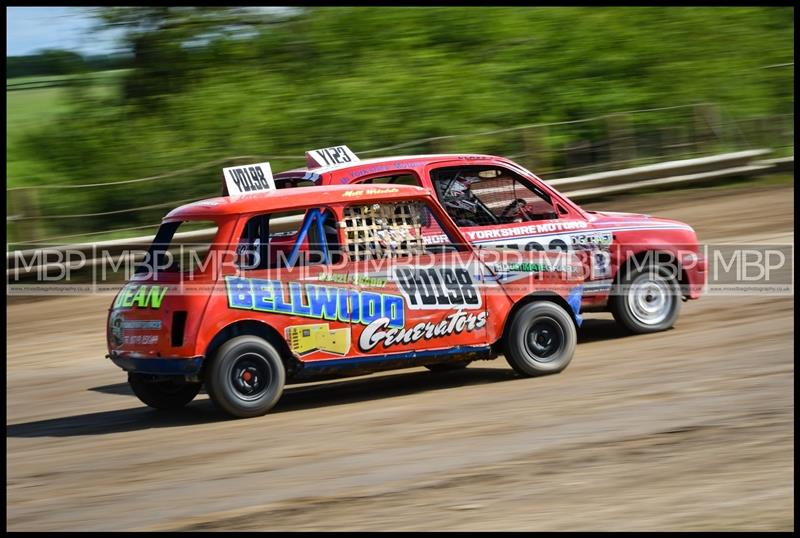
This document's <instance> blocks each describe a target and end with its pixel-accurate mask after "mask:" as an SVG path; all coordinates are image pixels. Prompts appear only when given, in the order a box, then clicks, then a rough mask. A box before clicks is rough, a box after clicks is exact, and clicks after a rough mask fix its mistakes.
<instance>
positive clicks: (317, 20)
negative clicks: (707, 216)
mask: <svg viewBox="0 0 800 538" xmlns="http://www.w3.org/2000/svg"><path fill="white" fill-rule="evenodd" d="M15 9H18V10H24V11H25V13H24V15H25V16H26V17H28V19H29V20H28V22H27V24H37V23H33V22H32V21H35V20H36V17H39V18H40V22H38V21H37V22H38V25H39V28H49V29H52V30H53V32H52V33H53V34H54V35H71V34H69V33H68V32H66V30H69V29H70V28H71V29H72V31H73V33H75V34H77V35H76V36H75V42H74V43H73V42H69V43H68V44H67V43H64V42H63V41H60V42H58V41H57V42H55V45H61V46H64V45H72V46H73V49H74V48H78V49H82V50H83V52H76V51H75V50H63V49H58V48H56V49H53V48H47V49H45V50H38V51H30V52H27V53H26V54H25V55H20V56H11V57H9V58H7V92H6V96H7V104H6V111H7V114H8V119H7V124H6V132H7V135H8V138H7V146H6V157H7V162H8V164H7V173H8V176H7V182H8V188H9V190H8V195H9V196H8V206H7V208H8V215H10V216H11V220H10V221H9V224H10V226H9V235H8V237H7V239H8V240H9V241H12V242H17V241H26V242H31V241H42V242H50V241H51V240H52V241H56V242H59V241H61V240H62V238H64V239H70V240H71V241H68V242H73V241H72V240H74V241H78V240H87V239H89V238H94V239H110V238H119V237H131V236H139V235H146V234H148V233H153V232H154V230H155V228H154V226H155V225H156V224H157V223H158V221H159V219H160V218H161V216H163V215H164V214H165V213H166V212H167V211H169V210H170V209H171V208H173V207H175V206H177V205H180V204H181V203H184V202H189V201H193V200H195V199H199V198H204V197H208V196H213V195H217V194H218V193H219V189H220V173H221V172H220V169H221V168H222V166H231V165H233V164H236V163H246V162H253V159H254V158H258V159H263V160H269V161H271V162H272V168H273V170H274V171H280V170H285V169H289V168H292V167H295V166H300V165H303V163H304V159H303V154H304V151H306V150H308V149H312V146H313V147H325V146H330V145H338V144H347V145H349V146H350V147H351V148H352V149H353V150H354V151H355V152H356V153H357V154H359V155H363V156H364V157H370V156H380V155H387V154H410V153H430V152H479V153H489V154H498V155H503V156H507V157H510V158H512V159H514V160H517V161H518V162H520V163H521V164H523V165H524V166H526V167H528V168H529V169H531V170H532V171H533V172H534V173H537V174H538V175H540V177H543V178H544V179H553V178H559V177H569V176H575V175H580V174H586V173H591V172H596V171H600V170H612V169H619V168H627V167H631V166H635V165H638V164H646V163H652V162H660V161H668V160H673V159H677V158H685V157H692V156H699V155H709V154H713V153H721V152H725V151H734V150H739V149H750V148H771V149H773V150H774V151H775V152H776V153H775V154H776V156H783V155H789V154H791V153H792V152H793V150H792V146H793V143H794V128H793V126H794V115H793V114H794V87H793V76H794V64H793V59H794V52H793V10H792V9H791V8H723V9H720V8H613V9H611V8H600V9H598V8H479V9H472V8H427V9H426V8H379V9H375V8H208V7H203V8H190V7H181V8H166V7H158V8H9V10H10V12H9V15H10V16H9V22H8V24H9V28H8V29H9V38H8V39H9V42H8V45H9V51H10V53H11V52H13V51H14V50H24V49H21V48H20V47H21V46H22V41H23V39H24V38H27V37H28V36H27V35H26V33H25V31H23V30H28V29H27V28H17V33H15V26H14V25H15V24H23V22H24V20H23V19H22V17H21V15H22V13H19V14H18V13H16V12H14V10H15ZM31 10H38V11H33V12H32V11H31ZM18 21H19V22H18ZM67 22H69V24H70V25H72V26H70V27H68V26H65V25H66V24H67ZM48 33H51V32H48ZM34 42H35V41H34ZM25 43H26V44H27V42H25ZM47 46H49V47H52V46H53V45H50V44H47ZM28 48H31V45H28ZM482 133H488V134H482ZM384 148H385V149H384ZM371 150H377V151H371ZM237 157H241V158H237ZM154 176H155V177H157V179H152V180H148V179H147V178H153V177H154ZM139 179H143V181H131V180H139ZM64 186H73V187H77V188H63V187H64ZM52 187H60V188H52ZM97 232H103V233H97ZM109 232H110V233H109ZM83 234H93V235H90V236H84V235H83ZM12 248H13V245H12Z"/></svg>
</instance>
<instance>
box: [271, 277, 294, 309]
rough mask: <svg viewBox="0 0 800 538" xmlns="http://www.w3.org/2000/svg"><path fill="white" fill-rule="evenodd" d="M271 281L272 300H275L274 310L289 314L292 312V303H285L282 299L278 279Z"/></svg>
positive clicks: (281, 290)
mask: <svg viewBox="0 0 800 538" xmlns="http://www.w3.org/2000/svg"><path fill="white" fill-rule="evenodd" d="M270 282H271V283H272V290H273V295H274V296H273V301H275V312H280V313H281V314H291V313H292V303H288V304H287V303H286V302H285V301H284V300H283V289H282V288H281V283H280V281H278V280H271V281H270Z"/></svg>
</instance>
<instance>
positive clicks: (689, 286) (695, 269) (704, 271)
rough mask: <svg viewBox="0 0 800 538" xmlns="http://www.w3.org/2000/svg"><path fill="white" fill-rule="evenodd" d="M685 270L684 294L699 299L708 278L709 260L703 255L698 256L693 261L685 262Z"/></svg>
mask: <svg viewBox="0 0 800 538" xmlns="http://www.w3.org/2000/svg"><path fill="white" fill-rule="evenodd" d="M683 271H684V274H685V276H686V280H685V282H684V285H683V286H682V287H683V290H682V292H683V294H684V295H685V296H687V297H688V298H689V299H698V298H700V295H701V294H702V293H703V289H704V288H705V286H706V278H707V276H708V262H707V261H706V258H705V257H703V256H698V257H697V259H696V260H693V263H685V264H684V266H683Z"/></svg>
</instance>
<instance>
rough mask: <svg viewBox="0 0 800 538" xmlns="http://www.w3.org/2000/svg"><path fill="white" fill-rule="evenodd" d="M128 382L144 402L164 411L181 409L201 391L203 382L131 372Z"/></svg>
mask: <svg viewBox="0 0 800 538" xmlns="http://www.w3.org/2000/svg"><path fill="white" fill-rule="evenodd" d="M128 384H129V385H130V386H131V389H132V390H133V393H134V394H135V395H136V397H137V398H139V400H141V401H142V403H144V404H146V405H149V406H150V407H153V408H155V409H161V410H163V411H168V410H173V409H180V408H181V407H184V406H185V405H186V404H188V403H189V402H191V401H192V400H193V399H194V397H195V396H197V393H198V392H200V386H201V385H202V383H187V382H184V381H183V379H157V378H154V377H153V376H147V375H144V374H136V373H129V374H128Z"/></svg>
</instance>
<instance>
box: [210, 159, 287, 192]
mask: <svg viewBox="0 0 800 538" xmlns="http://www.w3.org/2000/svg"><path fill="white" fill-rule="evenodd" d="M222 175H223V176H224V177H225V191H226V194H227V195H228V196H241V195H243V194H252V193H258V192H269V191H274V190H275V180H274V179H273V178H272V167H270V165H269V163H268V162H265V163H257V164H246V165H242V166H231V167H229V168H223V169H222Z"/></svg>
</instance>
